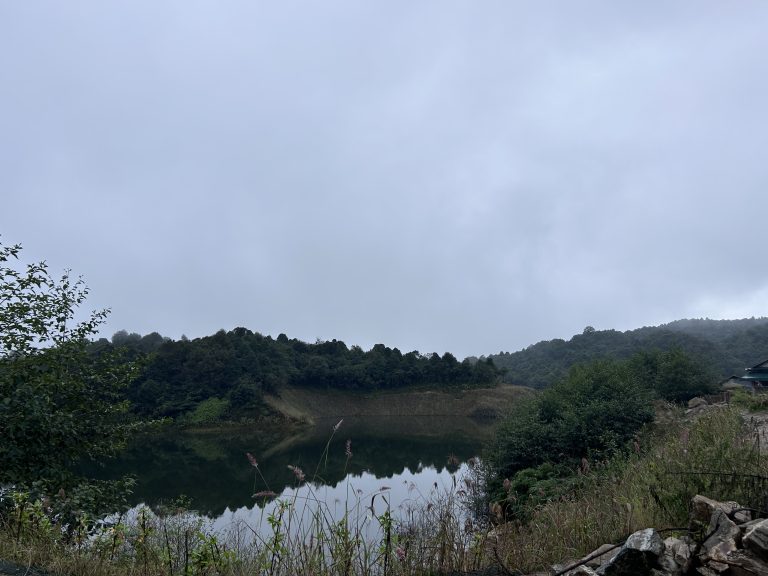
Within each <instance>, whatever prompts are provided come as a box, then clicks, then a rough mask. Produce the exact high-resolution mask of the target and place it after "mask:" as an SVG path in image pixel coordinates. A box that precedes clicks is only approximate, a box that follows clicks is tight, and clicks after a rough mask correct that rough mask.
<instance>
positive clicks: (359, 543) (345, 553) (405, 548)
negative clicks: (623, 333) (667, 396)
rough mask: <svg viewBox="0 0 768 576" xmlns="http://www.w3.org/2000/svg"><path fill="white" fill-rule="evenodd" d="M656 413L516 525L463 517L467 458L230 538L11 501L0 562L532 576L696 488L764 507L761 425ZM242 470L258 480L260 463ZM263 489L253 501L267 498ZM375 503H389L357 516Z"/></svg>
mask: <svg viewBox="0 0 768 576" xmlns="http://www.w3.org/2000/svg"><path fill="white" fill-rule="evenodd" d="M657 418H659V423H660V425H658V426H651V427H646V428H645V429H644V430H643V432H642V433H641V434H640V435H638V437H637V442H638V444H637V449H636V450H632V451H630V452H624V453H616V454H614V455H613V456H612V457H610V458H607V459H603V460H596V461H593V462H592V463H591V464H590V466H589V467H581V468H580V469H579V472H578V474H577V480H578V481H576V482H572V483H570V484H569V485H568V489H567V490H561V491H560V493H559V494H557V495H556V496H554V495H553V496H550V497H549V498H547V499H544V500H541V501H538V502H535V503H533V502H529V503H528V507H527V511H526V518H525V520H524V521H523V520H520V519H518V520H515V521H510V522H506V523H503V524H500V525H494V524H492V523H483V522H478V521H477V517H473V516H471V515H468V513H467V510H468V507H471V505H472V504H474V503H476V502H477V498H478V497H480V496H481V495H482V490H483V486H482V478H483V473H482V463H480V462H478V463H476V465H475V468H473V469H472V470H473V472H474V473H472V474H470V475H468V476H467V477H466V478H462V477H457V478H456V481H455V483H454V484H453V487H452V488H449V489H448V490H445V491H434V492H432V493H430V494H427V495H424V496H421V495H418V496H416V497H414V499H413V501H412V502H411V507H410V510H409V512H408V514H406V515H404V516H399V517H398V516H396V515H395V514H394V508H395V506H396V503H394V502H389V501H388V496H387V491H386V488H385V487H382V489H381V490H379V491H377V492H375V493H373V494H366V495H363V496H360V497H357V498H355V497H352V498H350V502H349V504H348V505H347V506H348V509H347V514H346V515H345V516H344V517H343V518H342V519H341V520H334V519H333V518H332V516H331V515H330V514H329V511H328V508H327V507H328V506H329V504H328V503H325V502H322V501H321V500H315V501H312V502H310V501H304V500H299V499H297V498H296V497H295V496H294V497H292V498H287V499H285V500H283V501H281V502H280V504H279V506H278V507H276V508H275V510H274V511H273V512H271V513H269V514H268V515H265V516H264V517H263V518H262V519H261V521H260V524H259V525H246V524H243V523H241V524H239V525H237V526H233V527H232V530H231V531H230V532H229V533H228V534H221V533H218V534H217V533H214V532H212V530H211V529H210V526H209V525H207V523H206V521H205V519H204V518H202V517H200V516H197V515H194V514H190V513H189V512H188V511H187V509H186V508H185V507H184V503H174V504H173V505H172V506H169V507H166V508H165V509H163V510H159V511H157V513H155V512H152V511H150V510H148V509H141V510H139V511H138V512H137V513H136V514H135V515H134V516H133V517H131V518H126V517H122V518H120V519H119V522H117V523H113V524H107V525H95V524H93V523H92V522H91V521H89V520H88V519H87V517H83V518H81V519H80V521H79V522H78V523H77V524H76V525H75V526H74V527H71V526H67V527H65V526H62V525H61V524H58V523H57V522H56V520H55V519H52V518H51V517H50V516H49V515H48V514H47V513H46V509H45V503H44V502H40V501H35V500H33V499H31V498H26V499H25V498H24V496H23V495H18V494H17V495H16V496H15V497H14V499H11V500H8V499H5V500H4V503H5V506H6V508H5V514H3V516H2V517H3V522H2V525H0V557H4V558H7V559H12V560H15V561H17V562H20V563H24V564H25V565H34V566H39V567H43V568H45V569H47V570H49V571H50V572H51V573H54V574H81V575H93V576H108V575H109V576H118V575H120V576H122V575H129V574H131V575H134V574H165V575H172V574H199V575H203V574H205V575H214V574H221V575H233V576H234V575H238V576H239V575H245V574H254V573H257V574H269V575H278V574H281V575H282V574H286V575H287V574H318V575H332V574H333V575H336V574H339V575H341V574H359V575H368V574H392V575H395V574H402V575H424V574H436V573H444V572H450V571H456V572H463V571H469V570H480V569H484V568H488V567H494V566H495V567H497V568H498V567H499V565H501V566H503V567H504V569H506V570H508V571H510V572H512V571H513V570H520V571H522V572H530V571H533V570H541V569H546V568H547V567H548V566H550V565H551V564H553V563H556V562H561V561H563V560H565V559H568V558H574V557H580V556H582V555H584V554H585V553H587V552H589V551H591V550H593V549H595V548H596V547H597V546H599V545H601V544H603V543H606V542H620V541H621V540H622V539H623V538H624V537H626V536H627V535H628V534H629V533H631V532H633V531H635V530H637V529H640V528H645V527H648V526H654V527H657V528H658V529H666V528H677V529H680V530H684V528H685V526H686V525H687V523H686V519H687V514H688V502H689V501H690V498H691V497H692V496H693V495H695V494H705V495H707V496H709V497H712V498H716V499H722V500H736V501H738V502H740V503H742V504H744V505H746V506H751V507H755V508H760V507H761V506H762V502H761V499H762V497H763V495H764V493H765V490H766V488H768V462H766V459H765V458H764V457H762V458H761V455H760V451H759V442H758V440H757V438H758V433H759V431H758V430H756V429H755V428H754V427H753V426H751V425H750V424H749V423H748V422H745V420H744V419H743V418H742V417H741V416H740V414H739V413H738V412H737V411H736V410H734V409H731V408H728V407H725V406H713V407H711V408H710V409H708V410H706V411H705V412H704V413H703V414H702V415H701V416H700V417H698V418H695V419H686V418H684V417H683V415H682V411H681V410H680V409H679V408H676V407H674V406H670V405H665V404H658V406H657ZM318 457H319V459H320V460H322V459H323V458H324V454H320V455H319V456H318ZM348 458H350V459H351V458H354V455H353V454H352V453H351V451H350V452H349V454H348ZM252 465H253V466H255V467H254V468H253V470H254V476H255V478H254V481H255V485H256V486H258V485H259V469H258V467H257V466H258V463H256V462H255V461H253V462H252ZM295 474H296V481H297V483H298V484H303V483H304V482H306V481H307V478H305V476H304V472H303V471H302V470H299V469H296V470H295ZM262 494H263V495H262ZM262 494H259V495H258V496H257V498H259V497H268V496H269V495H268V494H266V493H262ZM310 500H311V498H310ZM372 500H373V501H376V502H378V503H379V504H383V503H386V506H384V508H383V509H382V508H379V509H378V511H376V512H375V513H370V512H368V513H366V511H365V509H366V508H367V507H368V506H369V504H371V501H372ZM308 510H309V515H307V511H308ZM361 511H362V512H363V513H362V514H361V513H360V512H361ZM371 526H372V527H373V528H374V530H373V532H371V531H370V527H371ZM264 528H265V529H264ZM262 529H264V530H262Z"/></svg>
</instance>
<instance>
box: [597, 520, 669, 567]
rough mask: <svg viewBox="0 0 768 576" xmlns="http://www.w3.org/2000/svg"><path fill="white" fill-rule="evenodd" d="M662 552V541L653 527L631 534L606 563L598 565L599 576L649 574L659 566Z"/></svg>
mask: <svg viewBox="0 0 768 576" xmlns="http://www.w3.org/2000/svg"><path fill="white" fill-rule="evenodd" d="M663 553H664V542H662V540H661V536H659V534H658V532H656V530H654V529H653V528H646V529H645V530H639V531H638V532H635V533H634V534H632V535H631V536H630V537H629V538H627V541H626V542H625V543H624V546H622V547H621V550H619V553H618V554H616V556H615V557H614V558H613V559H612V560H611V561H610V562H608V563H607V564H604V565H603V566H600V568H598V569H597V573H598V574H600V575H601V576H651V574H652V571H653V570H654V569H657V568H660V567H661V566H660V564H659V560H660V558H661V555H662V554H663Z"/></svg>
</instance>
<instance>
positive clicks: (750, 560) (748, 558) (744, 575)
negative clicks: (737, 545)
mask: <svg viewBox="0 0 768 576" xmlns="http://www.w3.org/2000/svg"><path fill="white" fill-rule="evenodd" d="M728 566H729V567H730V569H731V570H730V572H728V574H729V575H733V576H754V575H755V574H768V563H766V562H765V561H764V560H763V559H762V558H759V557H758V556H757V555H756V554H754V553H753V552H750V551H749V550H737V551H736V552H734V553H732V554H730V555H729V556H728Z"/></svg>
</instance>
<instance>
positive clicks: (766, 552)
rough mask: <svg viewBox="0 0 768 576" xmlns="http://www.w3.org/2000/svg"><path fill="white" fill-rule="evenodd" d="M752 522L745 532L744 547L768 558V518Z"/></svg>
mask: <svg viewBox="0 0 768 576" xmlns="http://www.w3.org/2000/svg"><path fill="white" fill-rule="evenodd" d="M750 524H751V526H750V528H749V529H748V530H747V531H746V532H745V534H744V538H743V540H744V547H745V548H747V549H748V550H751V551H752V552H754V553H755V554H757V555H758V556H760V557H762V558H766V559H768V520H761V521H759V522H752V523H750Z"/></svg>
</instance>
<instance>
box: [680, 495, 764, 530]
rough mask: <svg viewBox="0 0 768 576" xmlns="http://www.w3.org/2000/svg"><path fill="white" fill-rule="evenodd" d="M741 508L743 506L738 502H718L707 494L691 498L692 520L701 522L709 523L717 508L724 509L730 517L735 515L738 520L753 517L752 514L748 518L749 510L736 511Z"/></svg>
mask: <svg viewBox="0 0 768 576" xmlns="http://www.w3.org/2000/svg"><path fill="white" fill-rule="evenodd" d="M740 508H741V506H740V505H739V504H738V503H737V502H718V501H716V500H712V499H711V498H707V497H706V496H701V495H696V496H694V497H693V499H692V500H691V520H695V521H697V522H701V523H702V524H709V522H710V520H711V519H712V514H713V513H714V512H715V510H722V511H723V512H725V513H726V514H727V515H728V517H731V516H733V517H734V519H736V521H737V522H745V521H747V520H748V519H751V515H749V518H747V514H749V513H748V512H747V511H739V512H736V510H739V509H740ZM737 516H738V517H737ZM742 518H744V520H742Z"/></svg>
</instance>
